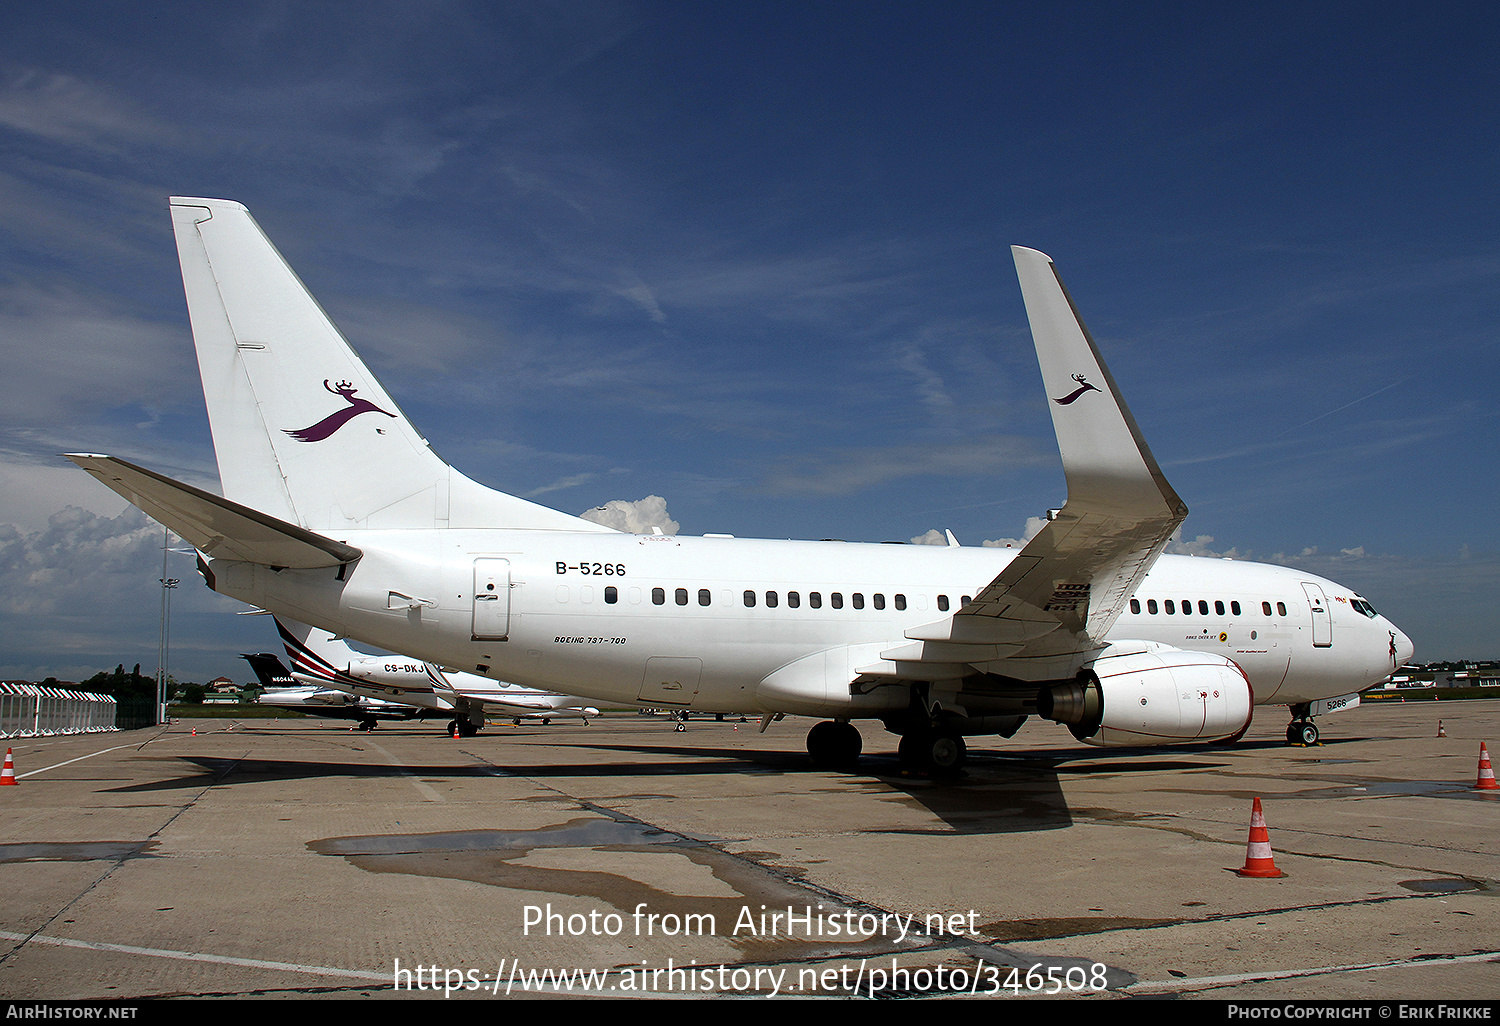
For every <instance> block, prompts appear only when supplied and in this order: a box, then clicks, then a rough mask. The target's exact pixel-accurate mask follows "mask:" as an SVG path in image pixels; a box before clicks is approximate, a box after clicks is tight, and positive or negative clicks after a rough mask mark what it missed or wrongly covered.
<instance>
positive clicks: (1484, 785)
mask: <svg viewBox="0 0 1500 1026" xmlns="http://www.w3.org/2000/svg"><path fill="white" fill-rule="evenodd" d="M6 761H7V762H9V760H8V759H7V760H6ZM1472 790H1475V791H1500V784H1497V783H1495V769H1494V767H1492V766H1491V765H1490V750H1489V749H1488V748H1486V747H1485V744H1484V742H1483V741H1481V742H1479V779H1478V780H1476V781H1474V787H1473V788H1472Z"/></svg>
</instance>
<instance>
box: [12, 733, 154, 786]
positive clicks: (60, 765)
mask: <svg viewBox="0 0 1500 1026" xmlns="http://www.w3.org/2000/svg"><path fill="white" fill-rule="evenodd" d="M137 747H139V746H138V745H137V744H136V743H135V742H131V743H130V744H128V745H115V746H114V747H113V748H105V749H101V750H100V751H97V752H92V753H90V754H88V755H80V756H79V757H78V758H76V759H69V760H68V761H67V762H59V763H57V764H56V765H54V766H43V767H42V768H41V769H34V770H31V771H29V772H27V773H17V774H16V779H17V780H25V779H26V778H27V777H34V776H36V775H37V774H38V773H46V772H47V771H48V770H55V769H62V768H63V767H64V766H71V765H73V763H75V762H82V761H83V760H84V759H92V758H93V757H94V756H95V755H106V754H108V753H110V752H118V751H119V750H120V749H122V748H137Z"/></svg>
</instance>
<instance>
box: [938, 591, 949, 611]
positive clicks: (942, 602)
mask: <svg viewBox="0 0 1500 1026" xmlns="http://www.w3.org/2000/svg"><path fill="white" fill-rule="evenodd" d="M938 609H940V610H942V611H943V612H945V613H946V612H947V611H948V596H947V595H939V596H938Z"/></svg>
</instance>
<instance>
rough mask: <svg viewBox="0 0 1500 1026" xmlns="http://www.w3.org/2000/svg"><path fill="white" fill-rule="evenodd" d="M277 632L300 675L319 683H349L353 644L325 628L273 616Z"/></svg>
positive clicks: (353, 652) (295, 669)
mask: <svg viewBox="0 0 1500 1026" xmlns="http://www.w3.org/2000/svg"><path fill="white" fill-rule="evenodd" d="M273 619H274V620H275V621H276V632H277V633H278V634H280V635H281V644H282V645H283V647H285V648H286V655H287V658H288V659H290V660H291V662H292V669H293V671H294V672H296V673H297V675H298V676H299V677H301V678H302V679H304V680H308V681H316V682H318V683H322V684H332V685H338V684H343V683H349V682H350V678H349V668H350V664H351V662H353V660H354V659H355V658H358V653H356V652H355V651H354V650H353V649H352V648H350V647H349V646H348V645H347V644H345V643H344V642H342V641H336V640H334V637H333V635H331V634H329V633H328V632H327V631H324V630H319V629H318V628H316V627H312V626H310V625H308V624H305V623H298V622H297V621H296V620H287V619H285V618H283V617H280V616H277V617H273Z"/></svg>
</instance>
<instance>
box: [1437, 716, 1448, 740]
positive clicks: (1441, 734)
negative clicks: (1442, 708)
mask: <svg viewBox="0 0 1500 1026" xmlns="http://www.w3.org/2000/svg"><path fill="white" fill-rule="evenodd" d="M1447 736H1448V732H1447V731H1446V730H1444V729H1443V721H1442V720H1438V737H1447Z"/></svg>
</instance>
